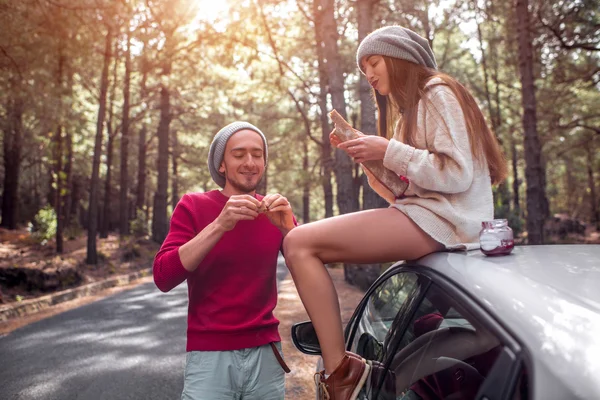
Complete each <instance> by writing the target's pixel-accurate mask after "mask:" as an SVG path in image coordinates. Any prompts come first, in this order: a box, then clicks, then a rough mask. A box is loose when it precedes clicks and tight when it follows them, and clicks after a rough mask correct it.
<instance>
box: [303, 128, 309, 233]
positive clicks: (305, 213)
mask: <svg viewBox="0 0 600 400" xmlns="http://www.w3.org/2000/svg"><path fill="white" fill-rule="evenodd" d="M302 146H303V153H304V154H303V156H302V171H304V175H303V176H304V179H303V180H302V222H303V223H305V224H307V223H309V222H310V179H309V178H308V176H307V175H306V174H307V173H308V163H309V158H308V155H309V152H310V151H309V148H308V135H305V136H304V138H303V139H302Z"/></svg>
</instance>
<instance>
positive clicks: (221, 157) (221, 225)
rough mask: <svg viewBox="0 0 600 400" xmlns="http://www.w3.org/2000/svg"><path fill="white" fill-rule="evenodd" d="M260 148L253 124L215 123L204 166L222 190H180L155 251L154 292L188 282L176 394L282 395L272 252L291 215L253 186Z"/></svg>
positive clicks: (282, 202) (281, 200)
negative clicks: (179, 390)
mask: <svg viewBox="0 0 600 400" xmlns="http://www.w3.org/2000/svg"><path fill="white" fill-rule="evenodd" d="M267 155H268V147H267V140H266V138H265V136H264V135H263V133H262V132H261V131H260V130H259V129H258V128H257V127H255V126H254V125H252V124H249V123H247V122H234V123H232V124H229V125H227V126H226V127H224V128H223V129H221V130H220V131H219V132H218V133H217V134H216V135H215V137H214V139H213V141H212V144H211V145H210V151H209V155H208V168H209V170H210V174H211V176H212V178H213V180H214V181H215V182H216V183H217V184H218V185H219V186H221V187H222V188H223V190H213V191H210V192H207V193H191V194H186V195H184V196H183V197H182V199H181V200H180V201H179V203H178V204H177V207H175V210H174V211H173V216H172V217H171V226H170V229H169V233H168V235H167V237H166V239H165V241H164V243H163V245H162V247H161V248H160V250H159V251H158V253H157V254H156V258H155V259H154V266H153V272H154V282H155V283H156V286H157V287H158V288H159V289H160V290H161V291H163V292H167V291H169V290H171V289H173V288H174V287H175V286H177V285H179V284H180V283H181V282H183V281H184V280H187V284H188V297H189V306H188V329H187V360H186V367H185V379H184V388H183V393H182V396H181V398H182V400H188V399H189V400H191V399H194V400H196V399H217V400H218V399H239V400H253V399H256V400H268V399H283V398H284V392H285V375H284V369H285V370H286V372H289V370H288V369H287V366H286V365H285V362H284V361H283V359H282V358H281V355H280V351H281V344H280V341H281V339H280V337H279V332H278V325H279V321H278V320H277V319H276V318H275V317H274V316H273V309H274V308H275V305H276V303H277V277H276V267H277V256H278V253H279V250H280V248H281V244H282V241H283V237H284V236H285V235H286V234H287V233H288V232H289V231H290V230H291V229H293V228H294V226H295V219H294V216H293V214H292V209H291V206H290V204H289V202H288V201H287V199H286V198H285V197H283V196H281V195H280V194H271V195H267V196H264V197H263V196H261V195H258V194H256V192H255V190H256V186H257V184H258V182H259V181H260V180H261V178H262V176H263V174H264V172H265V167H266V164H267V159H268V157H267Z"/></svg>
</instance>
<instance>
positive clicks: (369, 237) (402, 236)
mask: <svg viewBox="0 0 600 400" xmlns="http://www.w3.org/2000/svg"><path fill="white" fill-rule="evenodd" d="M442 249H443V246H442V245H441V244H440V243H438V242H436V241H435V240H433V239H432V238H431V237H430V236H429V235H428V234H426V233H425V232H424V231H423V230H422V229H421V228H419V227H418V226H417V225H416V224H415V223H414V222H413V221H412V220H411V219H410V218H408V217H407V216H406V215H405V214H404V213H402V212H401V211H399V210H398V209H396V208H386V209H374V210H366V211H360V212H356V213H351V214H344V215H340V216H337V217H332V218H327V219H324V220H320V221H316V222H311V223H309V224H306V225H301V226H299V227H297V228H295V229H293V230H292V231H291V232H290V233H289V234H288V235H287V236H286V238H285V242H284V252H285V254H286V257H287V256H288V255H289V254H295V255H297V256H298V258H301V257H302V256H303V255H306V252H308V253H309V254H311V255H315V256H317V257H319V259H320V260H321V261H322V262H324V263H330V262H347V263H357V264H362V263H372V262H387V261H396V260H412V259H416V258H420V257H422V256H424V255H426V254H429V253H431V252H434V251H439V250H442ZM303 253H304V254H303Z"/></svg>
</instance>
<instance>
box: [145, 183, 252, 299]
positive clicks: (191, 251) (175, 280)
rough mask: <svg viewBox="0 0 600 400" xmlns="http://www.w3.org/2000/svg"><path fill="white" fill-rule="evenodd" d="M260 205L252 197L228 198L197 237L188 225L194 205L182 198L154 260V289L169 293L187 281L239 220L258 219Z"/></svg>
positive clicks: (187, 199)
mask: <svg viewBox="0 0 600 400" xmlns="http://www.w3.org/2000/svg"><path fill="white" fill-rule="evenodd" d="M259 205H260V202H259V201H258V200H256V199H255V198H254V197H252V196H248V195H241V196H231V197H230V198H229V200H228V201H227V203H226V204H225V207H224V208H223V210H222V211H221V214H219V216H218V217H217V218H216V219H215V220H214V221H213V222H211V223H210V224H208V225H207V226H206V227H205V228H204V229H202V230H201V231H200V232H199V233H198V234H196V233H195V232H194V228H193V226H192V224H191V222H192V221H193V217H192V214H193V213H194V212H198V211H197V210H192V207H193V205H192V204H191V199H190V198H189V196H187V195H185V196H184V197H183V198H182V199H181V201H180V202H179V204H177V207H175V210H174V211H173V215H172V216H171V227H170V229H169V234H168V235H167V237H166V239H165V241H164V243H163V245H162V246H161V248H160V250H159V251H158V253H157V254H156V257H155V259H154V266H153V274H154V282H155V283H156V286H157V287H158V288H159V289H160V290H162V291H163V292H168V291H169V290H171V289H173V288H174V287H175V286H177V285H179V284H180V283H181V282H183V281H184V280H186V279H187V277H188V276H189V274H190V273H191V272H193V271H195V270H196V269H197V268H198V266H199V265H200V263H201V262H202V260H204V257H206V255H207V254H208V252H209V251H211V250H212V248H213V247H214V246H215V244H217V242H218V241H219V240H220V239H221V237H223V234H224V233H225V232H227V231H230V230H231V229H233V228H234V227H235V225H236V224H237V222H238V221H241V220H252V219H254V218H256V217H257V216H258V213H257V212H256V210H257V209H258V206H259Z"/></svg>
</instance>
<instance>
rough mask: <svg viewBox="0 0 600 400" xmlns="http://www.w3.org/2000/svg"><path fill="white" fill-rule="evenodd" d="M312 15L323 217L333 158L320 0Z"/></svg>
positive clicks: (328, 209)
mask: <svg viewBox="0 0 600 400" xmlns="http://www.w3.org/2000/svg"><path fill="white" fill-rule="evenodd" d="M313 15H314V26H315V42H316V46H315V47H316V49H317V65H318V71H319V101H318V104H319V111H320V113H319V122H320V123H321V146H320V148H321V165H322V178H321V180H322V186H323V196H324V200H325V218H329V217H332V216H333V185H332V183H331V176H332V173H333V159H332V158H331V143H330V142H329V134H330V133H331V126H330V124H329V121H328V117H327V85H328V81H327V71H326V67H325V55H324V48H323V8H322V7H321V0H314V1H313Z"/></svg>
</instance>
